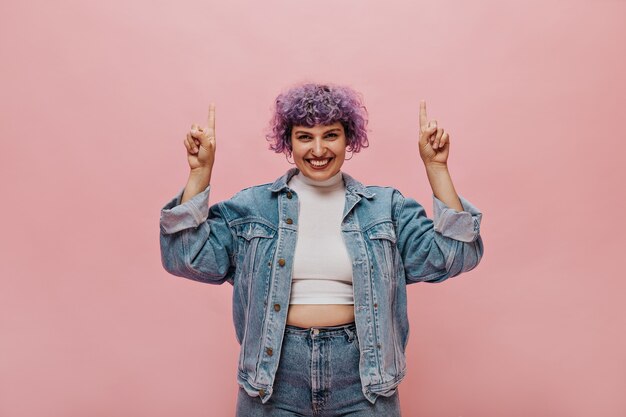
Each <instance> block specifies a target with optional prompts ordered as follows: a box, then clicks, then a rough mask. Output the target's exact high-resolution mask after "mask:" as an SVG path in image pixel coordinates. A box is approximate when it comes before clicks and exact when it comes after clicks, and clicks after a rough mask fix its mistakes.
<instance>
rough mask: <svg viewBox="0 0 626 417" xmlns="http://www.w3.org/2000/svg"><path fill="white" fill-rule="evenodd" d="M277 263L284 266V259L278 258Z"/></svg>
mask: <svg viewBox="0 0 626 417" xmlns="http://www.w3.org/2000/svg"><path fill="white" fill-rule="evenodd" d="M278 265H280V266H285V260H284V259H283V258H280V259H279V260H278Z"/></svg>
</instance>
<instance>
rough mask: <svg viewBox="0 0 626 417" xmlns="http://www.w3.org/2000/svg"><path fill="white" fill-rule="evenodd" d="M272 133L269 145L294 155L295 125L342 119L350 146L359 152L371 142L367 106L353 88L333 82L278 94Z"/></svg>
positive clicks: (268, 136)
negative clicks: (293, 130)
mask: <svg viewBox="0 0 626 417" xmlns="http://www.w3.org/2000/svg"><path fill="white" fill-rule="evenodd" d="M274 104H275V108H274V115H273V117H272V120H271V122H270V133H269V134H267V135H266V136H265V138H266V140H267V141H269V142H270V146H269V149H271V150H273V151H274V152H276V153H285V154H287V155H288V156H290V155H291V151H292V147H291V129H292V127H293V126H295V125H299V126H306V127H313V126H315V125H324V126H327V125H332V124H334V123H335V122H341V124H342V125H343V129H344V131H345V133H346V142H347V143H346V149H347V150H348V151H351V152H353V153H357V152H359V151H360V150H361V148H367V147H368V146H369V143H368V140H367V108H366V107H365V106H364V105H363V103H362V100H361V95H360V94H359V93H357V92H356V91H354V90H353V89H351V88H349V87H345V86H338V85H333V84H315V83H305V84H300V85H297V86H295V87H292V88H290V89H289V90H287V91H286V92H283V93H281V94H279V95H278V97H276V102H275V103H274Z"/></svg>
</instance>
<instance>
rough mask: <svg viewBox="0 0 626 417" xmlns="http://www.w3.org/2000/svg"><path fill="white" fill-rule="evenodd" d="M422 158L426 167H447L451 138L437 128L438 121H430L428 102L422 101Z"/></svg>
mask: <svg viewBox="0 0 626 417" xmlns="http://www.w3.org/2000/svg"><path fill="white" fill-rule="evenodd" d="M419 119H420V139H419V150H420V157H421V158H422V160H423V161H424V164H425V165H428V164H438V165H447V163H448V154H449V153H450V152H449V151H450V136H449V135H448V133H447V132H444V130H443V129H442V128H438V127H437V121H436V120H428V117H427V116H426V101H424V100H420V115H419Z"/></svg>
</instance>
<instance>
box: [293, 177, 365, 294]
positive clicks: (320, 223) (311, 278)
mask: <svg viewBox="0 0 626 417" xmlns="http://www.w3.org/2000/svg"><path fill="white" fill-rule="evenodd" d="M288 185H289V187H290V188H292V189H293V190H294V191H295V192H296V193H297V195H298V202H299V215H298V238H297V241H296V251H295V257H294V264H293V277H292V284H291V297H290V300H289V304H354V296H353V292H352V263H351V260H350V256H349V255H348V251H347V249H346V246H345V243H344V241H343V238H342V236H341V220H342V215H343V210H344V206H345V195H346V186H345V183H344V181H343V176H342V174H341V171H339V172H338V173H337V174H335V175H333V176H332V177H331V178H328V179H327V180H324V181H318V180H313V179H311V178H308V177H306V176H304V175H303V174H302V172H301V171H300V170H298V173H297V174H296V175H294V176H292V177H291V179H290V180H289V182H288Z"/></svg>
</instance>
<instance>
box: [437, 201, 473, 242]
mask: <svg viewBox="0 0 626 417" xmlns="http://www.w3.org/2000/svg"><path fill="white" fill-rule="evenodd" d="M459 200H460V201H461V205H462V206H463V210H464V211H456V210H454V209H452V208H450V207H448V206H447V205H446V204H445V203H444V202H443V201H441V200H439V199H438V198H437V197H435V195H434V194H433V207H434V213H435V219H434V228H435V231H436V232H439V233H441V234H442V235H443V236H446V237H449V238H451V239H454V240H460V241H462V242H473V241H474V240H476V239H477V238H478V236H479V234H480V221H481V219H482V216H483V215H482V213H481V212H480V211H479V210H478V209H477V208H476V207H475V206H474V205H473V204H472V203H470V202H469V201H467V200H466V199H465V198H463V197H462V196H460V195H459Z"/></svg>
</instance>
